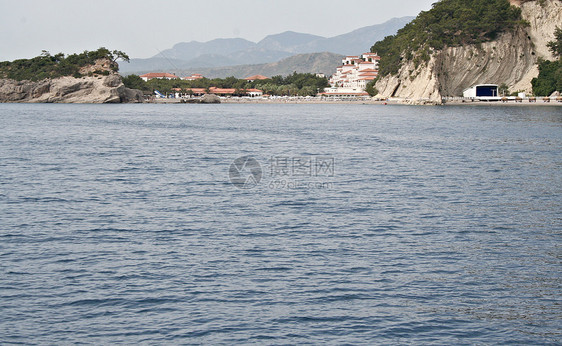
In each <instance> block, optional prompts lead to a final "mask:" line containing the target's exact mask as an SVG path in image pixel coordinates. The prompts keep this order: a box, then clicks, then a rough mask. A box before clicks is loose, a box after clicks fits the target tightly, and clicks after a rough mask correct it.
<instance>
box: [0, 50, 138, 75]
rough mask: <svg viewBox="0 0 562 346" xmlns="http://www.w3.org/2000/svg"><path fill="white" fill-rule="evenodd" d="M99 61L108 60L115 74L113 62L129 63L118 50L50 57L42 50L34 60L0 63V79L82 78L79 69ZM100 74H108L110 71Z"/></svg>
mask: <svg viewBox="0 0 562 346" xmlns="http://www.w3.org/2000/svg"><path fill="white" fill-rule="evenodd" d="M99 59H108V60H110V62H111V64H110V65H111V67H110V69H111V70H113V71H114V72H117V71H118V70H119V67H118V65H117V64H116V63H115V62H116V61H117V60H118V59H122V60H124V61H129V56H128V55H127V54H125V53H124V52H121V51H118V50H114V51H113V52H111V51H109V50H108V49H107V48H104V47H101V48H99V49H98V50H95V51H84V52H83V53H80V54H71V55H68V56H65V55H64V54H63V53H58V54H55V55H51V54H50V53H49V52H48V51H46V50H43V51H42V53H41V55H39V56H37V57H35V58H31V59H19V60H14V61H12V62H9V61H4V62H0V78H8V79H14V80H32V81H37V80H41V79H45V78H58V77H63V76H74V77H82V75H81V74H80V69H81V68H82V67H85V66H91V65H94V64H95V63H96V61H98V60H99ZM101 72H105V73H109V72H110V71H101Z"/></svg>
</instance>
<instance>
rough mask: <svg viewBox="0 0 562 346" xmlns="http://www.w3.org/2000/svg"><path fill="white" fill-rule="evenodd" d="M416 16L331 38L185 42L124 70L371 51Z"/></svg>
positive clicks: (291, 36)
mask: <svg viewBox="0 0 562 346" xmlns="http://www.w3.org/2000/svg"><path fill="white" fill-rule="evenodd" d="M413 18H414V17H402V18H394V19H391V20H389V21H387V22H385V23H383V24H378V25H372V26H368V27H364V28H361V29H357V30H355V31H352V32H350V33H347V34H343V35H339V36H335V37H331V38H325V37H322V36H317V35H310V34H303V33H298V32H294V31H286V32H284V33H280V34H275V35H269V36H267V37H265V38H264V39H263V40H261V41H260V42H258V43H254V42H251V41H248V40H245V39H241V38H230V39H216V40H212V41H209V42H196V41H192V42H183V43H178V44H176V45H174V47H172V48H170V49H166V50H164V51H162V52H160V53H159V54H158V55H156V56H154V57H152V58H149V59H131V62H130V63H129V64H121V66H120V71H121V73H122V74H125V75H126V74H131V73H137V74H141V73H145V72H156V71H158V72H160V71H171V70H190V69H191V68H200V67H208V68H211V67H218V66H237V65H253V64H265V63H271V62H276V61H279V60H281V59H285V58H287V57H290V56H292V55H295V54H303V53H317V52H332V53H336V54H341V55H350V54H353V55H357V54H361V53H364V52H367V51H368V50H369V48H370V47H371V46H372V45H373V43H375V42H376V41H379V40H382V39H383V38H384V37H386V36H388V35H394V34H395V33H396V32H397V31H398V30H399V29H400V28H402V27H403V26H404V25H406V24H407V23H408V22H410V21H411V20H412V19H413Z"/></svg>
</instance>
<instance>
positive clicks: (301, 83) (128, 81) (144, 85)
mask: <svg viewBox="0 0 562 346" xmlns="http://www.w3.org/2000/svg"><path fill="white" fill-rule="evenodd" d="M123 83H124V84H125V86H126V87H128V88H131V89H139V90H143V91H145V92H152V91H153V90H158V91H160V92H162V93H168V92H172V91H173V89H175V88H181V89H184V90H185V89H190V88H204V89H208V88H210V87H217V88H229V89H236V90H238V91H240V93H242V91H244V90H247V89H260V90H262V91H263V92H264V93H265V94H269V95H278V96H284V95H290V96H314V95H316V94H317V93H318V91H322V90H324V88H326V87H328V86H329V83H328V79H326V78H325V77H318V76H316V75H315V74H311V73H296V72H295V73H293V74H291V75H288V76H286V77H283V76H274V77H272V78H271V79H265V80H255V81H253V82H249V81H247V80H245V79H238V78H235V77H228V78H215V79H208V78H202V79H198V80H193V81H188V80H180V79H173V80H167V79H151V80H149V81H148V82H145V81H143V80H142V79H141V78H140V77H139V76H137V75H129V76H127V77H124V78H123Z"/></svg>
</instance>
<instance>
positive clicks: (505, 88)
mask: <svg viewBox="0 0 562 346" xmlns="http://www.w3.org/2000/svg"><path fill="white" fill-rule="evenodd" d="M498 92H499V94H500V95H501V96H506V95H509V87H508V86H507V84H505V83H502V85H500V87H499V88H498Z"/></svg>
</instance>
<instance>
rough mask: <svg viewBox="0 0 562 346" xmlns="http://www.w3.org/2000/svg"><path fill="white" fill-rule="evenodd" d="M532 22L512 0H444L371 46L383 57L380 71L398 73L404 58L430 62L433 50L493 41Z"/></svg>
mask: <svg viewBox="0 0 562 346" xmlns="http://www.w3.org/2000/svg"><path fill="white" fill-rule="evenodd" d="M519 25H528V23H525V22H524V21H523V20H522V18H521V9H520V8H518V7H515V6H511V5H510V4H509V1H508V0H441V1H439V2H437V3H435V4H433V8H432V9H431V10H429V11H425V12H421V13H420V14H419V15H418V16H417V17H416V19H414V20H413V21H412V22H410V23H409V24H407V25H406V26H405V27H403V28H402V29H400V30H399V31H398V33H397V34H396V35H394V36H387V37H386V38H385V39H384V40H382V41H379V42H377V43H375V44H374V45H373V47H371V52H376V53H378V54H379V56H380V57H381V61H380V66H379V74H380V75H381V76H386V75H389V74H396V73H398V71H399V69H400V67H401V65H402V63H403V62H404V59H405V60H407V61H411V60H413V61H414V62H415V64H416V65H418V64H420V63H422V62H424V61H425V62H427V61H429V57H430V54H431V52H432V51H433V50H440V49H443V48H445V47H456V46H461V45H466V44H479V43H482V42H487V41H490V40H493V39H494V38H496V37H497V35H498V34H499V33H501V32H504V31H508V30H511V29H513V28H515V27H517V26H519Z"/></svg>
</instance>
